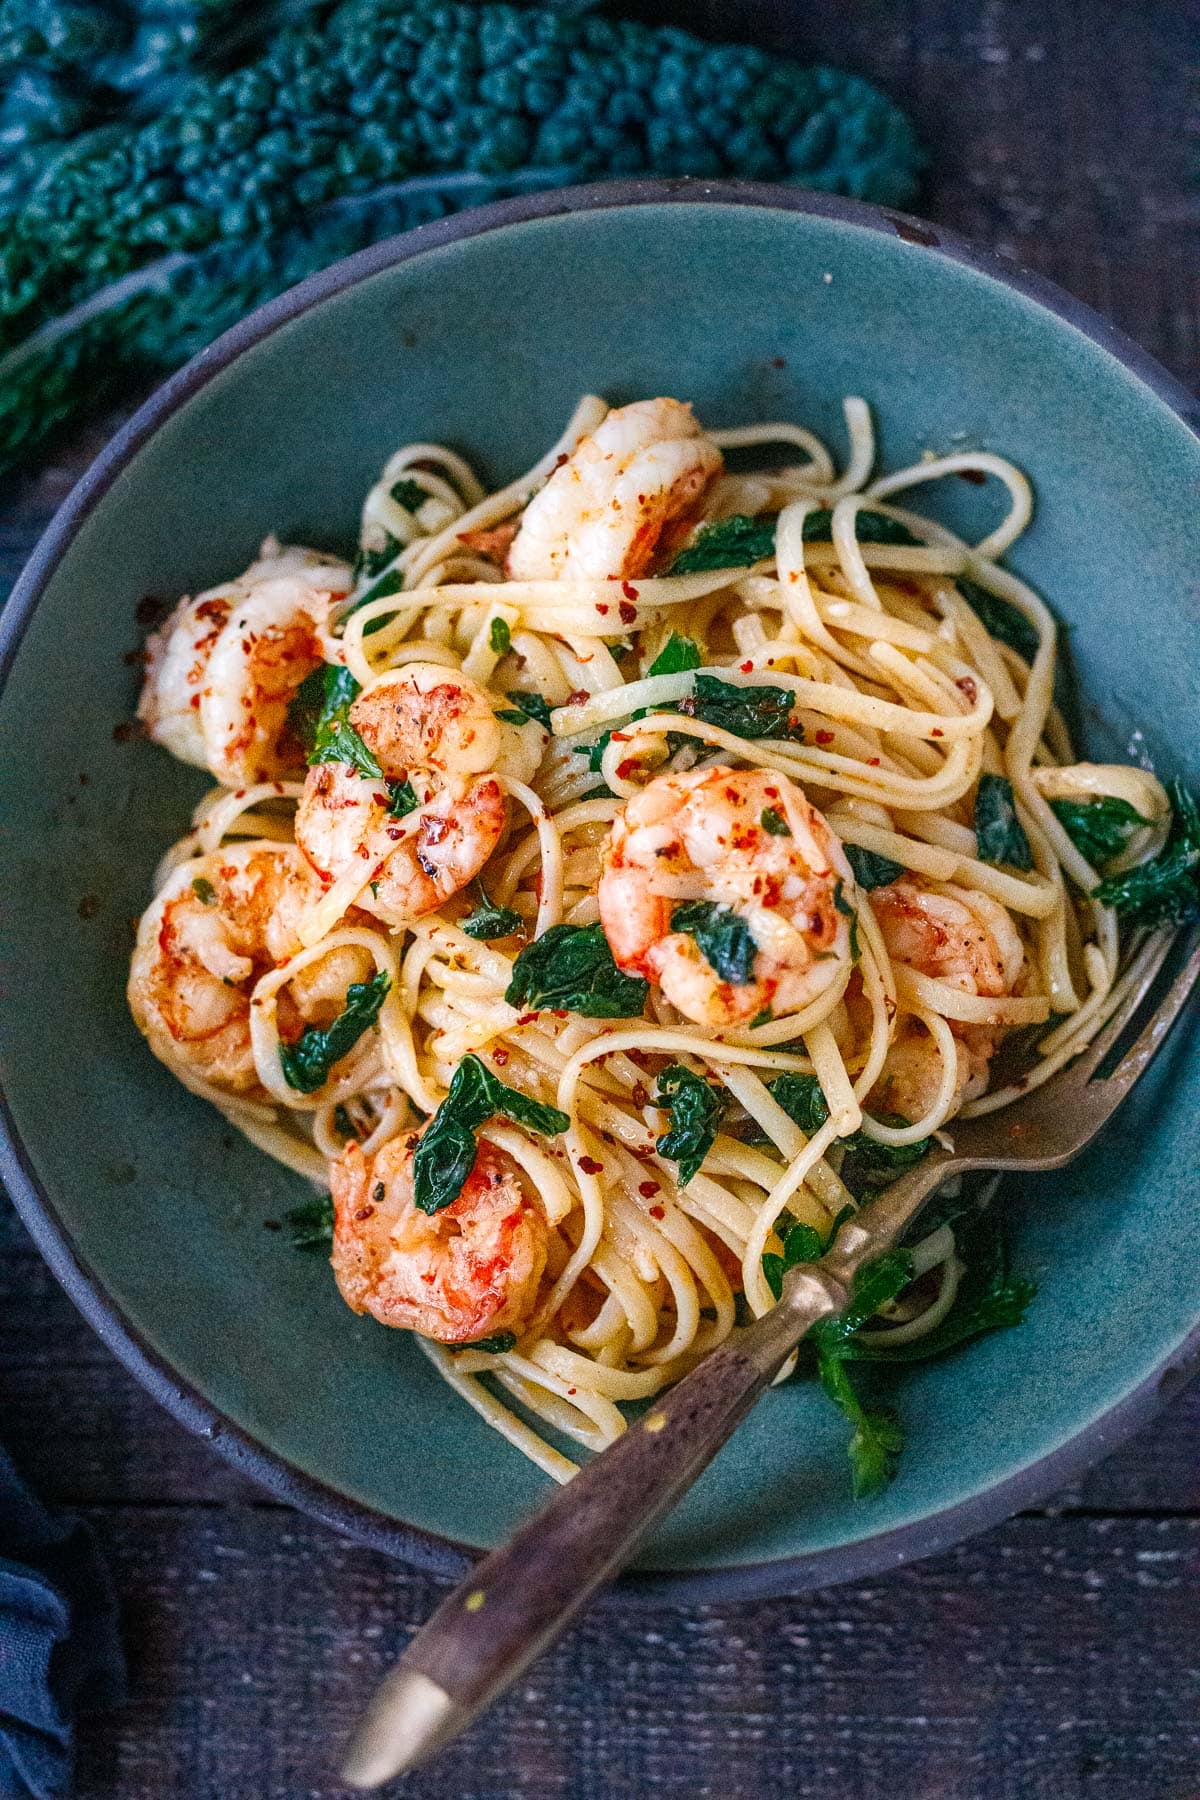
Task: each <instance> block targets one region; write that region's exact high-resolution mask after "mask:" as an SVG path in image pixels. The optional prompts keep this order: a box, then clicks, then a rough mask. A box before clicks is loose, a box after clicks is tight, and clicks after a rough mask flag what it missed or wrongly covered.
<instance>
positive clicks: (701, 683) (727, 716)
mask: <svg viewBox="0 0 1200 1800" xmlns="http://www.w3.org/2000/svg"><path fill="white" fill-rule="evenodd" d="M795 704H796V696H795V694H793V693H791V692H790V691H789V690H788V689H787V688H780V687H769V686H766V685H765V684H758V685H756V686H753V687H738V686H736V685H735V684H734V683H733V682H731V681H722V680H721V679H720V677H719V676H717V675H701V674H698V675H697V676H696V682H695V686H694V688H693V689H692V692H691V693H690V694H686V695H685V696H684V698H683V699H682V700H678V701H676V703H675V709H674V710H675V711H676V712H678V713H682V714H683V715H684V716H685V717H686V718H689V719H702V720H703V721H704V723H705V724H706V725H717V726H719V727H720V728H721V730H722V731H728V732H731V733H732V734H733V736H734V737H744V738H767V737H776V738H792V739H793V740H795V741H797V742H799V741H800V740H801V739H802V738H803V732H802V730H801V728H800V726H799V725H797V724H795V723H794V722H793V720H792V708H793V707H794V706H795ZM658 710H659V711H664V712H665V711H666V708H665V707H661V708H659V709H658Z"/></svg>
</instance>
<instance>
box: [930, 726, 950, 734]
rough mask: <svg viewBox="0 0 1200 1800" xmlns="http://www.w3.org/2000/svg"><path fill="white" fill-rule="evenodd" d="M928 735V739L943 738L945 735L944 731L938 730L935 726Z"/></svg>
mask: <svg viewBox="0 0 1200 1800" xmlns="http://www.w3.org/2000/svg"><path fill="white" fill-rule="evenodd" d="M929 735H930V737H945V735H946V734H945V732H944V731H941V730H939V728H938V727H937V726H936V725H935V726H934V728H933V730H932V731H931V732H930V734H929Z"/></svg>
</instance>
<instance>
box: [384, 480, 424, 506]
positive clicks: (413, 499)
mask: <svg viewBox="0 0 1200 1800" xmlns="http://www.w3.org/2000/svg"><path fill="white" fill-rule="evenodd" d="M389 491H390V493H391V496H392V499H393V500H394V501H395V502H396V505H397V506H405V507H407V508H408V510H409V512H412V513H415V512H416V511H417V509H418V508H419V507H422V506H424V504H425V502H426V501H427V500H428V498H429V495H428V494H427V493H426V492H425V489H424V488H423V487H422V486H421V484H420V482H419V481H412V480H404V481H397V482H395V483H394V484H393V485H392V487H391V489H390V490H389Z"/></svg>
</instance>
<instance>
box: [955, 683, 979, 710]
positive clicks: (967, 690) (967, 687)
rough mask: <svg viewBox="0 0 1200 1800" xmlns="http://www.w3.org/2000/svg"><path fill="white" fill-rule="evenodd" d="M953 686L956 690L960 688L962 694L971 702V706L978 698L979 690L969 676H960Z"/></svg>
mask: <svg viewBox="0 0 1200 1800" xmlns="http://www.w3.org/2000/svg"><path fill="white" fill-rule="evenodd" d="M954 685H955V687H956V688H961V690H962V692H963V693H964V694H965V695H966V696H967V699H968V700H969V701H970V702H971V705H972V706H974V704H975V702H976V700H978V698H979V689H978V688H977V687H976V685H975V683H974V682H973V681H972V680H971V677H970V676H969V675H960V676H959V678H958V680H957V681H956V682H955V684H954Z"/></svg>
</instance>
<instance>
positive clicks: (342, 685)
mask: <svg viewBox="0 0 1200 1800" xmlns="http://www.w3.org/2000/svg"><path fill="white" fill-rule="evenodd" d="M357 694H358V683H357V681H356V680H355V679H354V677H353V675H352V674H351V673H350V671H349V669H347V668H343V667H342V665H341V664H340V663H323V664H322V665H321V667H320V668H319V669H314V671H313V673H312V674H311V675H309V676H307V677H306V678H305V680H304V681H302V682H301V684H300V686H299V688H298V689H297V690H296V694H295V698H294V699H293V700H292V701H291V702H290V704H289V706H288V723H289V725H290V726H291V728H292V731H293V732H294V734H295V736H296V737H297V739H298V740H299V742H300V743H301V745H302V746H303V747H304V748H305V749H306V750H307V752H308V762H309V765H310V766H312V765H313V764H315V763H328V762H340V763H349V765H350V767H351V768H352V769H356V770H357V771H358V773H359V774H360V775H366V776H369V777H371V778H373V779H374V780H379V779H381V778H382V775H383V770H382V769H381V768H380V766H379V764H378V763H377V762H376V760H375V758H374V756H373V755H372V754H371V752H370V750H368V748H367V746H366V745H365V744H364V743H363V740H362V738H361V737H360V736H359V735H358V732H357V731H355V729H354V727H353V725H352V724H351V723H350V707H351V705H352V704H353V702H354V700H355V698H356V696H357Z"/></svg>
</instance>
